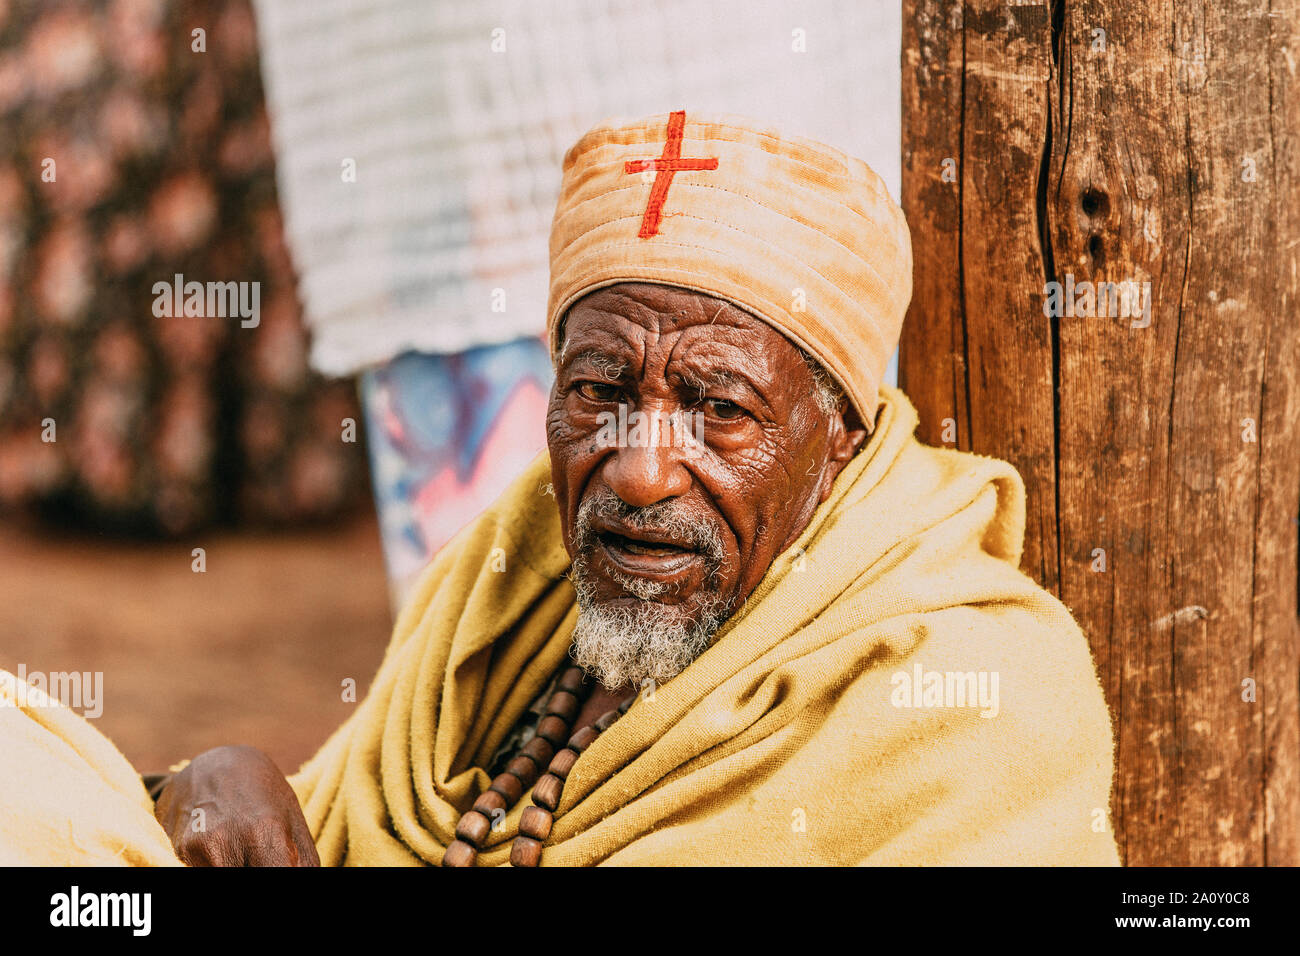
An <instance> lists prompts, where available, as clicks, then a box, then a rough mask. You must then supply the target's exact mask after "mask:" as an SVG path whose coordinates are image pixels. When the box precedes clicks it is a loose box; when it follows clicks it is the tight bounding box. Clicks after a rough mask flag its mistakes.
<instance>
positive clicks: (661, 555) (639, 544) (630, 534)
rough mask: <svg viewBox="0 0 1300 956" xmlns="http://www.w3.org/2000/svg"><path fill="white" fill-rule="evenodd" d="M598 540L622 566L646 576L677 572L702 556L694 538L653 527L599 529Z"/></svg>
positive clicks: (626, 569) (607, 552) (667, 574)
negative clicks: (686, 539)
mask: <svg viewBox="0 0 1300 956" xmlns="http://www.w3.org/2000/svg"><path fill="white" fill-rule="evenodd" d="M596 540H597V541H598V542H599V543H600V547H601V550H602V551H604V552H605V555H606V556H607V557H608V558H609V560H610V561H612V562H613V563H614V564H615V565H616V566H618V567H619V568H620V569H621V570H623V571H625V572H627V573H628V574H636V575H640V576H643V577H651V578H660V579H663V578H666V577H669V576H676V575H677V574H679V573H681V572H683V571H685V570H686V569H687V568H689V567H691V566H692V565H694V564H695V563H696V562H697V561H700V560H702V556H701V554H700V551H699V549H698V548H697V547H696V546H695V545H694V544H693V543H692V542H688V541H682V540H679V539H673V538H672V537H671V536H669V535H661V534H657V533H655V532H653V531H631V530H619V531H614V530H612V529H600V530H597V531H596Z"/></svg>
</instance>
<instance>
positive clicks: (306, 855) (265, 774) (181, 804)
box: [154, 747, 320, 866]
mask: <svg viewBox="0 0 1300 956" xmlns="http://www.w3.org/2000/svg"><path fill="white" fill-rule="evenodd" d="M154 816H155V817H157V819H158V822H159V823H161V824H162V827H163V829H164V830H166V831H167V835H168V836H169V837H170V838H171V841H172V846H173V847H174V848H175V850H176V855H177V856H178V857H180V859H181V862H182V863H184V864H186V865H187V866H320V856H319V855H317V853H316V844H314V843H313V842H312V839H311V833H310V832H308V829H307V820H306V818H305V817H303V815H302V808H301V807H299V806H298V798H297V797H296V796H294V792H293V790H292V789H290V787H289V783H288V781H287V780H285V779H284V775H283V774H281V773H280V771H279V769H278V768H277V767H276V766H275V764H274V763H273V762H272V761H271V758H270V757H268V756H267V755H266V754H264V753H262V751H260V750H258V749H256V748H255V747H216V748H214V749H212V750H206V751H204V752H203V753H201V754H199V755H198V756H197V757H195V758H194V759H193V760H192V761H191V762H190V764H189V766H188V767H186V768H185V769H184V770H182V771H181V772H180V773H178V774H176V775H175V776H174V777H172V778H171V780H170V781H169V782H168V784H167V786H166V787H165V788H163V791H162V793H160V794H159V795H158V801H157V803H155V804H154Z"/></svg>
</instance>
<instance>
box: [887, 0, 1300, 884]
mask: <svg viewBox="0 0 1300 956" xmlns="http://www.w3.org/2000/svg"><path fill="white" fill-rule="evenodd" d="M1298 61H1300V0H1272V2H1271V3H1270V2H1268V0H1263V2H1229V3H1224V4H1211V3H1208V2H1202V3H1190V2H1173V0H1148V2H1145V3H1137V4H1135V3H1130V2H1128V0H1091V2H1073V0H1070V2H1066V0H1055V2H1052V3H1050V4H1041V3H1026V2H1023V0H1021V2H1016V0H1012V2H1010V3H1007V2H1005V0H1003V2H994V0H975V2H968V3H965V4H963V3H961V2H953V0H942V2H940V0H904V3H903V84H902V86H903V207H904V209H905V210H906V212H907V216H908V221H909V222H910V224H911V227H912V241H913V247H914V251H915V263H916V266H915V292H914V295H913V300H912V307H911V311H910V312H909V314H908V318H907V321H906V323H905V325H904V328H903V339H902V351H901V356H900V365H899V377H900V383H901V384H902V386H903V388H904V389H905V390H906V391H907V392H908V394H909V395H910V396H911V398H912V400H913V401H914V402H915V404H916V406H917V409H918V411H919V412H920V417H921V426H920V429H919V432H918V434H919V436H920V437H921V438H922V440H924V441H928V442H930V443H932V444H949V445H956V446H959V447H961V448H964V449H969V450H973V451H977V452H980V453H983V454H988V455H994V456H997V457H1000V458H1005V459H1007V460H1009V461H1011V462H1013V463H1014V464H1015V465H1016V467H1017V468H1018V469H1019V470H1020V473H1021V474H1022V475H1023V476H1024V479H1025V483H1026V486H1027V489H1028V522H1027V529H1026V536H1025V538H1026V540H1025V556H1024V564H1023V570H1024V571H1025V572H1026V573H1027V574H1029V575H1031V576H1032V577H1034V578H1035V579H1036V580H1037V581H1039V583H1041V584H1042V585H1043V586H1044V587H1046V588H1048V589H1049V590H1051V591H1052V592H1054V593H1055V594H1056V595H1057V596H1058V597H1060V598H1061V600H1062V601H1063V602H1064V603H1065V604H1066V606H1067V607H1069V608H1070V609H1071V610H1072V611H1073V612H1074V614H1075V617H1076V619H1077V620H1078V621H1079V623H1080V625H1081V626H1082V627H1083V630H1084V632H1085V633H1086V634H1087V635H1088V639H1089V641H1090V642H1091V646H1092V650H1093V654H1094V656H1095V658H1096V662H1097V666H1098V669H1099V672H1100V675H1101V680H1102V684H1103V686H1104V688H1105V691H1106V698H1107V702H1108V703H1109V705H1110V708H1111V714H1112V720H1113V722H1114V727H1115V734H1116V748H1117V749H1116V779H1115V790H1114V796H1113V801H1112V807H1111V813H1112V821H1113V823H1114V825H1115V830H1116V834H1117V836H1118V838H1119V841H1120V847H1121V851H1122V853H1123V855H1124V858H1125V862H1126V863H1128V864H1129V865H1148V864H1169V865H1220V864H1230V865H1253V864H1265V863H1267V864H1291V865H1295V864H1300V780H1298V777H1297V772H1298V764H1300V693H1298V681H1300V623H1298V622H1297V590H1298V588H1300V575H1298V574H1297V541H1298V539H1300V528H1298V526H1300V517H1298V516H1300V316H1298V315H1297V291H1298V286H1300V268H1298V266H1300V262H1298V261H1297V260H1298V258H1300V256H1298V248H1297V247H1300V135H1298V134H1300V89H1298V88H1297V65H1298ZM945 161H948V162H945ZM1125 281H1131V282H1133V283H1135V284H1136V285H1134V286H1129V287H1127V290H1124V291H1128V292H1130V293H1131V292H1134V291H1137V292H1138V293H1139V294H1141V293H1143V292H1145V290H1149V295H1150V299H1149V310H1147V311H1146V312H1144V311H1143V310H1142V309H1141V307H1140V306H1141V304H1142V302H1141V300H1137V301H1129V302H1124V301H1119V302H1115V301H1113V300H1111V299H1110V298H1109V297H1108V298H1107V300H1106V302H1105V303H1104V307H1101V308H1099V306H1100V305H1103V304H1102V303H1099V302H1098V300H1097V296H1096V292H1097V291H1098V290H1097V289H1096V288H1093V287H1091V286H1083V285H1080V284H1081V283H1090V284H1093V283H1100V282H1108V283H1120V282H1125ZM1053 282H1055V283H1059V284H1060V289H1059V291H1054V290H1053V288H1052V287H1051V286H1050V285H1049V283H1053ZM1148 283H1149V285H1148ZM1085 288H1088V289H1089V291H1091V292H1092V293H1093V296H1092V302H1091V303H1090V302H1089V296H1088V295H1087V294H1086V293H1085V292H1084V289H1085ZM1068 293H1072V294H1068ZM1126 305H1127V306H1129V308H1125V306H1126ZM1090 306H1091V308H1090ZM1135 307H1136V308H1135ZM1134 311H1136V312H1137V314H1136V315H1134V314H1133V312H1134ZM1092 312H1096V314H1095V315H1094V314H1090V313H1092ZM1047 313H1055V314H1051V315H1049V314H1047ZM1061 705H1062V706H1063V707H1064V706H1068V705H1069V701H1066V700H1063V701H1061Z"/></svg>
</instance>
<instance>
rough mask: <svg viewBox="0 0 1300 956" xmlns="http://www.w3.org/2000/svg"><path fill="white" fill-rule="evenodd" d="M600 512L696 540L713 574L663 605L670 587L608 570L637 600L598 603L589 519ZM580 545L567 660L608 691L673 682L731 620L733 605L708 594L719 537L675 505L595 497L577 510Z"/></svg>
mask: <svg viewBox="0 0 1300 956" xmlns="http://www.w3.org/2000/svg"><path fill="white" fill-rule="evenodd" d="M597 513H601V514H606V515H612V516H617V517H621V518H623V519H624V520H629V521H631V522H633V523H634V524H640V525H641V526H642V527H644V526H645V525H646V524H652V525H654V526H657V527H660V528H670V529H672V530H673V532H674V533H675V534H677V535H678V536H680V537H684V538H690V539H692V540H694V541H695V542H696V545H697V547H698V548H699V549H700V551H701V553H702V554H703V555H704V558H705V562H706V566H707V567H708V568H709V569H710V571H709V573H708V575H707V576H706V583H705V584H702V585H701V586H700V590H699V591H698V592H697V593H696V594H694V595H692V596H691V597H690V598H689V599H687V600H686V601H683V602H680V603H677V604H664V603H661V602H660V601H658V600H656V599H657V598H660V597H662V596H663V595H664V594H666V593H668V592H669V591H670V590H672V589H673V586H672V585H668V584H664V583H662V582H658V581H649V580H646V579H644V578H638V577H634V576H632V575H628V574H623V573H620V572H618V571H614V570H610V571H609V572H607V573H608V574H609V576H610V577H611V578H612V579H613V580H614V582H615V583H616V584H618V585H619V587H621V588H622V589H623V590H624V591H625V592H626V593H627V594H628V595H630V596H631V598H633V599H634V600H630V601H629V600H624V601H622V602H620V603H619V604H610V603H602V602H600V601H597V600H596V597H595V594H596V583H595V582H594V581H593V580H592V578H591V571H590V567H589V555H590V553H591V551H592V549H593V548H594V546H595V541H594V537H593V535H592V532H591V519H592V517H593V515H595V514H597ZM575 544H576V551H577V553H576V555H575V556H574V559H573V569H572V571H571V574H570V576H571V578H572V580H573V587H574V590H575V591H577V595H578V623H577V625H576V626H575V627H574V631H573V646H572V647H571V648H570V650H569V655H570V656H571V657H572V658H573V660H574V663H576V664H578V665H579V666H580V667H582V668H583V669H585V670H586V671H587V673H589V674H590V675H591V676H592V677H593V678H594V679H596V680H598V681H600V682H601V683H602V684H604V685H605V686H606V687H607V688H609V689H611V690H614V689H617V688H620V687H625V686H627V685H629V684H631V685H633V686H635V687H644V686H645V682H646V681H647V680H649V681H653V682H654V683H655V684H662V683H664V682H665V681H668V680H670V679H672V678H673V677H676V676H677V675H678V674H680V673H681V672H682V671H683V670H685V669H686V666H687V665H688V664H690V663H691V661H693V660H695V658H697V657H699V656H700V655H701V654H703V653H704V651H705V650H706V649H707V648H708V646H709V643H710V642H711V641H712V640H713V635H714V634H716V633H717V632H718V628H720V627H721V626H722V625H723V623H725V622H726V620H727V618H729V617H730V616H731V610H732V604H731V602H729V601H726V600H724V599H723V598H722V597H720V596H719V595H718V594H716V593H714V592H712V591H709V590H707V587H708V586H709V582H711V581H712V580H713V578H714V575H715V574H716V573H717V569H718V568H719V567H720V566H721V564H722V561H723V546H722V538H721V535H720V534H719V532H718V531H717V530H716V529H715V528H712V527H709V526H702V525H699V524H697V523H696V522H693V521H691V520H690V519H689V518H687V517H685V516H684V515H682V514H681V513H680V512H677V511H676V509H675V507H674V505H673V504H672V503H671V502H667V501H665V502H660V503H659V504H657V505H651V506H649V507H646V508H637V509H634V508H629V507H628V506H627V505H625V504H623V502H621V501H620V500H619V499H618V498H617V497H615V496H614V495H613V494H612V493H610V492H606V493H605V494H603V495H602V494H597V495H595V496H594V497H592V498H590V499H588V500H587V501H584V502H583V504H582V507H581V508H580V509H579V512H578V520H577V525H576V541H575Z"/></svg>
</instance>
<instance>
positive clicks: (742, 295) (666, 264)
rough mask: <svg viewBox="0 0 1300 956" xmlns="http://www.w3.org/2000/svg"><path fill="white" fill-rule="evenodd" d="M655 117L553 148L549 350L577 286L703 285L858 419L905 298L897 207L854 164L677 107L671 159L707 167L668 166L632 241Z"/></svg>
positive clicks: (766, 130) (649, 173)
mask: <svg viewBox="0 0 1300 956" xmlns="http://www.w3.org/2000/svg"><path fill="white" fill-rule="evenodd" d="M669 120H670V114H667V113H662V114H658V115H656V116H650V117H646V118H644V119H637V120H634V121H631V122H625V121H622V120H612V121H609V122H606V123H602V124H600V125H599V126H597V127H595V128H594V129H592V130H591V131H590V132H588V133H587V134H586V135H584V136H583V137H582V138H581V139H580V140H579V141H578V142H577V143H576V144H575V145H574V146H573V147H572V148H571V149H570V150H569V151H568V153H567V155H566V156H565V159H564V172H563V179H562V181H561V186H560V198H559V202H558V204H557V205H556V208H555V219H554V222H553V224H552V228H551V242H550V254H551V288H550V297H549V304H548V308H547V322H548V325H547V327H548V329H549V332H550V340H551V349H552V353H554V352H555V351H556V347H557V340H558V336H559V333H560V330H561V320H562V319H563V318H564V316H565V314H566V312H567V311H568V309H569V306H570V305H572V304H573V303H574V302H575V301H576V300H577V299H578V298H580V297H581V296H583V295H585V294H586V293H588V292H591V291H593V290H595V289H598V288H601V287H603V286H607V285H611V284H613V283H616V282H623V281H640V282H658V283H663V284H667V285H674V286H680V287H682V288H685V289H694V290H696V291H698V292H705V293H708V294H709V295H712V296H715V297H717V298H720V299H725V300H728V301H730V302H733V303H735V304H736V305H739V306H741V307H742V308H745V309H747V310H748V311H750V312H752V313H754V314H756V315H758V316H760V317H761V318H763V319H764V320H765V321H767V322H769V323H770V324H772V325H773V326H775V327H776V328H777V329H778V330H780V331H781V332H782V333H783V334H784V335H786V337H787V338H789V339H791V340H793V341H794V342H795V343H796V344H798V345H799V346H800V347H802V348H803V349H805V350H806V351H808V352H811V353H812V354H813V355H814V356H816V357H817V358H818V359H819V360H820V361H821V363H822V365H823V366H825V368H826V369H827V371H828V372H830V373H831V375H833V376H834V377H835V379H836V380H837V381H838V382H839V384H840V385H841V386H842V387H843V388H844V390H845V392H846V393H847V394H848V396H849V399H850V400H851V401H852V402H853V405H854V407H855V408H857V409H858V410H859V411H860V412H861V414H862V420H863V422H864V423H866V424H867V426H868V427H870V423H871V422H872V421H873V420H874V418H875V412H876V407H877V403H878V394H877V389H878V387H879V385H880V383H881V381H882V380H883V377H884V374H885V368H886V366H887V365H888V363H889V358H890V356H891V355H892V354H893V353H894V349H895V347H896V346H897V345H898V336H899V331H900V329H901V328H902V324H903V315H904V313H905V312H906V311H907V304H908V302H909V300H910V299H911V297H912V242H911V236H910V234H909V232H908V228H907V221H906V219H905V218H904V216H903V211H902V210H901V209H900V208H899V207H898V205H897V204H896V203H895V202H894V201H893V200H892V199H891V198H890V197H889V193H888V190H887V189H886V188H885V185H884V183H883V182H882V181H881V179H880V177H879V176H877V175H876V174H875V173H874V172H873V171H872V170H871V168H870V167H869V166H867V164H866V163H864V162H862V161H861V160H859V159H855V158H853V157H851V156H848V155H846V154H844V153H842V152H840V151H839V150H837V149H833V148H831V147H829V146H825V145H822V144H821V143H818V142H815V141H813V140H810V139H806V138H803V137H799V136H791V135H787V134H783V133H782V132H781V131H780V130H778V129H775V128H771V127H767V126H764V125H762V124H760V123H757V122H755V121H753V120H750V119H747V118H745V117H742V116H735V115H730V114H712V113H699V112H693V111H691V110H686V111H685V118H684V125H683V127H682V141H681V149H680V155H681V157H682V158H684V159H694V158H705V159H708V158H715V159H717V163H718V165H717V169H700V170H686V171H682V172H677V173H674V174H673V177H672V181H671V185H669V187H668V191H667V194H666V196H665V201H664V205H663V210H662V218H661V220H660V223H659V227H658V232H657V233H656V234H655V235H651V236H648V237H645V238H642V237H641V235H640V233H641V226H642V221H643V217H644V215H645V211H646V205H647V203H648V201H649V199H650V195H651V192H652V190H653V188H654V179H655V177H656V175H657V173H656V172H655V171H654V170H644V171H643V172H632V173H629V172H627V163H628V162H635V161H637V160H653V159H656V158H658V157H660V156H661V154H662V153H663V151H664V144H665V141H666V140H667V138H668V132H667V131H668V126H669Z"/></svg>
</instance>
